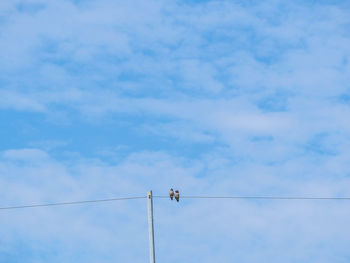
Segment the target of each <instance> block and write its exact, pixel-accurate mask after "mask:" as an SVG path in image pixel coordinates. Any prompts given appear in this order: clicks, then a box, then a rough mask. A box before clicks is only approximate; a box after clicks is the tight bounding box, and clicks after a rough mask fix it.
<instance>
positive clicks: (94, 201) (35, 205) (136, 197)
mask: <svg viewBox="0 0 350 263" xmlns="http://www.w3.org/2000/svg"><path fill="white" fill-rule="evenodd" d="M145 198H146V196H134V197H121V198H108V199H97V200H84V201H73V202H61V203H49V204H31V205H19V206H7V207H0V210H9V209H20V208H33V207H45V206H64V205H78V204H88V203H101V202H112V201H122V200H132V199H145Z"/></svg>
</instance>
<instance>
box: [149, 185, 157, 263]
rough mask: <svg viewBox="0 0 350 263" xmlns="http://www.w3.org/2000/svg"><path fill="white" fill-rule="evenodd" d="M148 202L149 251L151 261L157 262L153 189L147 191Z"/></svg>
mask: <svg viewBox="0 0 350 263" xmlns="http://www.w3.org/2000/svg"><path fill="white" fill-rule="evenodd" d="M147 202H148V232H149V252H150V263H155V262H156V258H155V251H154V226H153V196H152V190H151V191H149V192H147Z"/></svg>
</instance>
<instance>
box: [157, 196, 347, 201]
mask: <svg viewBox="0 0 350 263" xmlns="http://www.w3.org/2000/svg"><path fill="white" fill-rule="evenodd" d="M153 197H154V198H169V196H161V195H156V196H153ZM181 198H185V199H274V200H350V197H299V196H180V199H181Z"/></svg>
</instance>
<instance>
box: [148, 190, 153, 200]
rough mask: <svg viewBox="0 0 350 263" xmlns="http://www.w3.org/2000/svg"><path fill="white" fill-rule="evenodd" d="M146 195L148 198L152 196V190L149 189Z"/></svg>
mask: <svg viewBox="0 0 350 263" xmlns="http://www.w3.org/2000/svg"><path fill="white" fill-rule="evenodd" d="M147 197H148V198H151V197H152V190H150V191H148V192H147Z"/></svg>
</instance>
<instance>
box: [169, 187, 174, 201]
mask: <svg viewBox="0 0 350 263" xmlns="http://www.w3.org/2000/svg"><path fill="white" fill-rule="evenodd" d="M169 196H170V199H171V200H173V198H174V190H173V188H170V191H169Z"/></svg>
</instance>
